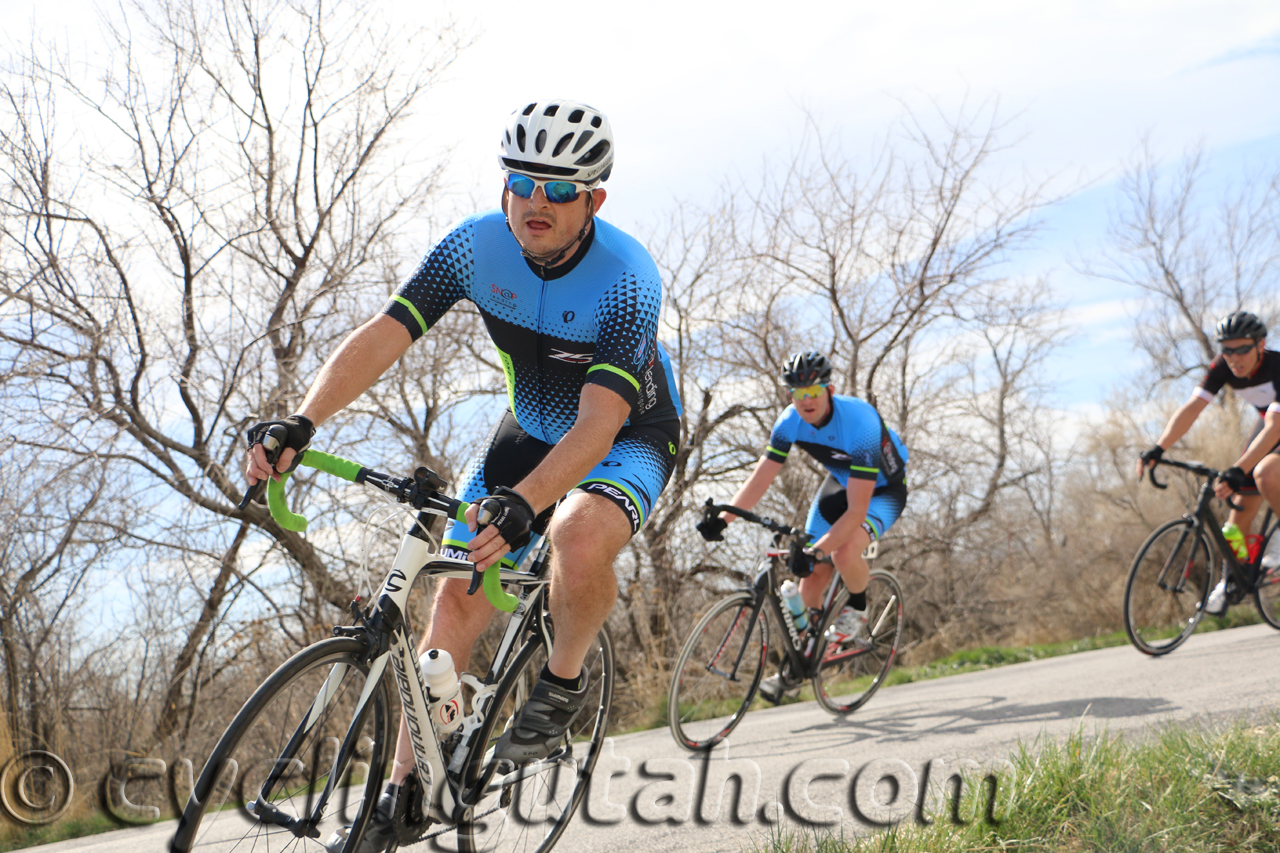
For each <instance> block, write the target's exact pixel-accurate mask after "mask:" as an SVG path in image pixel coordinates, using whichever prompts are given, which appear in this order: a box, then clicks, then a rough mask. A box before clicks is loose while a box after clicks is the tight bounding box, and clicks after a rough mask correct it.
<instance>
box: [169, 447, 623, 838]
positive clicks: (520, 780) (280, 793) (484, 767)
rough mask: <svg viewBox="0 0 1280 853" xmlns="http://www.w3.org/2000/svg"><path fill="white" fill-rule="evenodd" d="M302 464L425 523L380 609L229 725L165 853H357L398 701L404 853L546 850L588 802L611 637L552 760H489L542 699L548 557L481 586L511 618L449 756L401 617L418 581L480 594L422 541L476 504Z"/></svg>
mask: <svg viewBox="0 0 1280 853" xmlns="http://www.w3.org/2000/svg"><path fill="white" fill-rule="evenodd" d="M301 464H303V465H306V466H310V467H313V468H317V469H319V470H322V471H326V472H328V473H330V474H334V475H336V476H339V477H342V478H343V479H346V480H350V481H353V482H357V483H364V484H367V485H370V486H374V487H376V488H378V489H381V490H382V491H384V492H387V493H388V494H390V495H392V496H393V497H395V498H396V499H397V500H399V501H400V502H401V503H406V504H409V505H410V506H411V507H412V509H413V510H416V511H417V515H416V517H415V521H414V523H413V524H412V525H411V526H410V528H409V530H408V531H407V532H406V533H405V535H404V537H403V539H402V540H401V542H400V548H399V552H398V553H397V555H396V559H395V563H394V565H393V566H392V568H391V571H390V573H389V574H388V575H387V577H386V579H385V580H384V581H383V582H382V586H381V588H380V589H379V591H378V593H377V595H376V596H375V598H374V599H373V601H372V602H369V603H368V604H367V606H365V607H363V608H362V607H361V603H360V599H356V601H354V602H352V605H351V612H352V620H353V621H352V624H351V625H347V626H339V627H335V628H334V629H333V633H334V636H333V637H332V638H330V639H326V640H322V641H320V642H318V643H315V644H314V645H312V646H309V647H308V648H305V649H303V650H302V651H300V652H298V653H297V654H295V655H294V656H293V657H291V658H289V660H287V661H285V662H284V663H283V664H282V665H281V666H280V668H279V669H277V670H276V671H275V673H274V674H272V675H271V676H270V677H269V678H268V679H267V680H266V681H265V682H263V684H262V686H261V687H259V688H258V689H257V691H256V692H255V693H254V694H253V695H252V696H251V697H250V698H249V700H248V702H246V703H245V705H244V707H243V708H242V709H241V710H240V712H239V713H238V714H237V715H236V717H235V719H234V720H232V722H231V725H230V726H228V727H227V730H226V732H225V733H224V734H223V736H222V738H221V740H219V742H218V744H217V746H216V747H215V748H214V750H213V752H212V754H211V755H210V756H209V759H208V761H207V763H206V764H205V767H204V769H203V771H201V773H200V777H199V779H198V780H197V781H196V783H195V785H194V787H193V789H192V792H191V797H190V799H189V800H188V802H187V805H186V808H185V810H184V811H183V813H182V818H181V820H180V822H179V824H178V830H177V833H176V835H175V836H174V838H173V842H172V848H171V849H172V850H173V851H202V853H206V851H207V853H213V851H231V850H235V851H242V850H245V851H247V850H283V849H288V850H292V851H313V852H314V853H323V851H326V850H327V851H329V853H339V851H343V853H350V851H353V850H355V849H356V847H357V845H358V844H359V843H360V839H361V837H362V835H363V834H364V832H365V829H366V827H367V826H368V824H369V819H370V816H371V814H372V812H373V810H374V807H375V805H376V803H377V799H378V795H379V793H380V791H381V789H382V785H383V782H384V780H385V778H386V776H387V773H388V771H389V769H390V762H391V758H392V755H393V753H394V751H395V742H396V732H397V716H396V714H395V713H394V710H395V709H394V706H393V705H392V693H393V692H394V693H397V694H398V695H399V698H400V704H401V707H402V710H403V714H404V717H405V720H406V721H407V724H408V729H409V732H410V740H411V741H412V745H413V757H414V761H415V764H416V766H417V777H416V778H417V779H418V780H421V782H420V783H419V784H417V785H416V786H412V785H411V786H410V790H413V791H414V794H413V795H412V797H411V799H410V802H409V808H408V813H407V815H406V822H405V826H404V827H403V830H402V832H401V833H400V835H399V842H400V844H402V845H404V844H409V843H416V842H418V841H422V840H425V839H427V838H431V837H433V836H436V835H441V834H443V833H448V832H456V833H457V843H458V847H459V849H460V850H462V851H481V850H483V851H522V853H523V852H524V851H528V853H534V851H546V850H549V849H550V848H551V847H552V845H554V844H555V842H556V840H557V839H558V838H559V837H560V834H561V833H562V832H563V831H564V829H565V827H566V826H567V825H568V823H569V821H570V819H571V818H572V817H573V814H574V811H575V810H576V809H577V807H578V804H579V803H580V802H581V800H582V798H583V795H584V793H585V792H586V788H587V783H588V780H589V779H590V776H591V772H592V769H593V768H594V766H595V763H596V760H597V758H598V757H599V754H600V747H601V744H602V743H603V741H604V734H605V726H606V723H607V722H608V718H609V706H610V702H611V700H612V696H613V679H614V660H613V647H612V645H611V644H610V641H609V635H608V633H607V632H606V631H605V630H603V629H602V630H601V631H600V633H599V635H598V636H597V638H596V641H595V643H594V644H593V647H592V648H591V650H590V651H589V653H588V655H587V658H586V661H585V663H584V665H583V672H584V673H585V676H586V679H587V684H588V694H587V700H586V704H585V705H584V709H583V712H582V713H581V714H580V715H579V717H578V719H577V721H576V722H575V723H574V725H573V726H572V727H571V729H570V730H569V731H568V732H566V734H565V736H564V739H563V741H562V743H561V744H560V745H559V747H558V748H557V749H556V751H555V752H553V753H552V754H551V755H550V756H549V757H548V758H546V759H545V760H543V761H539V762H535V763H532V764H527V765H524V766H514V765H512V764H510V763H507V762H500V761H495V760H494V757H493V747H494V744H495V742H496V741H497V739H498V737H499V736H500V735H501V734H502V733H503V731H504V730H505V729H507V728H508V727H509V726H510V725H511V723H512V720H513V718H514V716H515V714H516V712H517V711H518V710H519V709H520V707H521V706H522V705H523V704H524V701H525V699H526V698H527V696H528V695H529V693H530V691H531V690H532V689H533V685H534V683H535V682H536V681H537V677H538V673H539V671H540V670H541V668H542V665H543V664H544V663H545V662H546V660H547V656H548V654H549V653H550V649H551V644H552V638H553V636H554V633H555V632H554V626H553V625H552V623H551V620H550V617H549V615H548V613H547V609H546V604H547V598H546V584H547V581H548V577H547V556H548V553H549V543H548V541H547V540H546V539H545V538H542V537H535V539H534V542H533V545H532V546H531V547H530V548H529V550H528V551H527V552H526V554H527V556H526V557H525V559H524V560H523V561H522V564H521V565H520V566H519V567H517V568H516V569H514V570H513V569H499V567H498V566H497V565H495V566H492V567H490V568H489V569H488V570H486V572H485V573H484V576H483V587H484V590H485V594H486V595H487V596H488V598H489V600H490V601H492V602H493V603H494V606H495V607H497V608H498V609H500V610H505V611H507V612H508V613H510V616H509V617H508V621H507V623H506V627H505V631H504V632H503V634H502V637H501V640H500V642H499V643H498V646H497V651H496V652H495V653H494V655H493V658H492V660H491V661H490V662H489V666H488V670H487V672H486V673H485V674H484V677H483V678H476V677H474V676H472V675H470V674H468V673H461V674H460V678H461V681H462V683H463V687H464V689H463V712H464V714H465V716H464V718H463V722H462V724H461V726H460V727H459V728H458V729H456V730H455V731H454V732H452V733H451V734H450V735H449V736H448V737H446V738H445V739H444V740H443V742H442V740H441V738H440V737H439V736H438V735H437V729H436V721H435V720H434V719H433V717H434V715H433V714H431V713H430V709H429V705H428V701H429V697H428V694H427V691H426V686H425V683H424V680H423V676H422V672H421V670H420V669H419V666H418V656H417V652H416V651H415V649H416V647H417V643H416V642H415V638H414V635H413V631H412V630H411V628H410V626H409V624H408V621H407V613H408V611H407V610H406V609H405V605H406V602H407V599H408V596H409V590H410V588H411V587H412V586H413V583H414V581H415V580H416V579H417V578H419V577H424V576H425V577H434V578H471V580H472V585H471V591H472V592H474V591H475V589H476V588H477V586H479V585H480V581H481V577H480V575H479V574H478V573H476V572H475V571H474V566H473V565H472V564H471V563H469V562H466V561H464V560H454V559H449V558H446V557H442V556H440V555H439V554H437V553H435V552H434V551H433V550H432V547H431V545H430V543H429V539H428V535H427V532H426V530H427V523H428V522H429V521H430V516H431V515H444V516H446V517H449V518H457V519H461V518H462V516H463V513H464V512H465V511H466V508H467V504H465V503H463V502H461V501H457V500H454V499H452V498H450V497H448V496H446V495H444V494H443V493H442V492H441V490H442V489H443V488H444V486H445V483H444V481H443V480H441V479H440V478H439V477H438V476H436V474H434V473H433V472H432V471H430V470H429V469H427V468H419V469H418V470H417V471H416V472H415V473H414V475H413V476H412V477H407V478H397V477H391V476H388V475H386V474H380V473H377V472H375V471H371V470H369V469H367V468H362V467H360V466H359V465H358V464H356V463H354V462H350V461H348V460H345V459H341V458H338V457H335V456H330V455H328V454H323V453H319V452H317V451H314V450H308V451H306V452H305V454H304V455H303V459H302V463H301ZM267 493H268V503H269V505H270V507H271V512H272V515H273V516H274V517H275V518H276V520H277V521H279V522H280V523H281V524H282V526H285V527H286V528H287V529H291V530H299V531H300V530H302V529H305V525H306V520H305V519H303V518H302V517H301V516H296V515H294V514H293V513H290V512H289V511H288V509H287V508H286V507H285V505H284V499H283V485H282V483H280V482H276V481H274V480H273V481H271V482H269V484H268V490H267ZM504 585H506V586H510V587H514V588H515V589H516V590H517V592H518V594H516V595H512V594H510V593H508V592H506V591H504V589H503V587H504ZM468 708H469V712H468V711H467V709H468ZM348 827H349V829H348Z"/></svg>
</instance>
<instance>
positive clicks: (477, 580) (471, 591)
mask: <svg viewBox="0 0 1280 853" xmlns="http://www.w3.org/2000/svg"><path fill="white" fill-rule="evenodd" d="M483 582H484V572H482V571H480V569H479V567H477V566H476V565H475V563H472V564H471V586H469V587H467V595H475V594H476V590H477V589H479V588H480V584H481V583H483Z"/></svg>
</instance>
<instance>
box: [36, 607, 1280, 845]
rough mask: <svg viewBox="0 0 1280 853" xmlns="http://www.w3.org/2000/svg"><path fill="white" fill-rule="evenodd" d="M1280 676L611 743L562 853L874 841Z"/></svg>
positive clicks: (1277, 650) (1191, 680)
mask: <svg viewBox="0 0 1280 853" xmlns="http://www.w3.org/2000/svg"><path fill="white" fill-rule="evenodd" d="M1277 663H1280V633H1277V632H1276V631H1273V630H1272V629H1271V628H1268V627H1266V626H1265V625H1257V626H1252V627H1248V628H1238V629H1235V630H1232V631H1220V632H1216V633H1211V634H1204V635H1200V636H1196V637H1193V638H1192V639H1191V640H1189V641H1188V642H1187V644H1186V645H1185V646H1183V647H1182V648H1181V649H1178V650H1177V651H1175V652H1174V653H1173V654H1172V655H1170V656H1167V657H1165V658H1159V659H1151V658H1147V657H1145V656H1143V655H1140V654H1138V653H1137V652H1136V651H1134V650H1133V649H1132V648H1130V647H1128V646H1123V647H1118V648H1113V649H1104V650H1101V651H1094V652H1085V653H1082V654H1077V655H1070V656H1066V657H1059V658H1051V659H1048V660H1043V661H1033V662H1031V663H1024V664H1017V665H1014V666H1007V667H1002V668H1000V669H994V670H988V671H984V672H976V673H970V674H967V675H959V676H953V677H950V678H944V679H938V680H935V681H926V682H921V683H918V684H905V685H901V686H898V687H893V688H889V689H886V690H884V691H882V692H881V693H879V694H878V695H877V696H876V697H875V698H874V699H873V700H872V701H871V703H870V705H869V706H868V707H867V708H864V709H863V710H862V711H860V712H859V713H857V714H854V715H852V716H851V717H849V718H847V719H835V718H832V717H831V716H830V715H828V714H827V713H826V712H824V711H822V710H821V709H820V708H818V707H817V706H816V705H815V704H813V703H805V704H800V705H790V706H787V707H783V708H772V709H768V710H762V711H753V712H752V713H751V714H749V715H748V716H747V718H746V719H745V720H744V721H743V722H742V724H741V725H740V726H739V727H738V729H737V731H736V732H734V734H733V736H732V737H731V738H730V740H729V747H728V753H727V755H723V754H722V755H719V756H717V757H715V758H714V759H713V760H712V761H711V763H709V764H708V765H707V766H706V767H703V766H702V765H701V764H699V763H697V762H691V761H689V760H688V756H687V754H686V753H684V752H683V751H682V750H681V749H679V748H678V747H677V746H676V745H675V743H674V741H673V740H672V739H671V737H670V735H669V734H668V733H667V732H666V730H665V729H663V730H655V731H649V732H640V733H637V734H632V735H625V736H623V737H619V738H616V739H614V740H613V741H612V744H611V747H612V749H611V751H610V752H608V753H606V755H605V757H604V758H603V759H602V761H601V765H600V767H599V768H598V769H597V779H596V782H597V783H600V782H601V781H602V780H603V779H604V778H605V776H606V775H607V772H613V773H616V774H617V775H613V776H612V777H611V778H610V779H609V784H608V786H607V789H606V787H605V786H604V785H603V784H596V785H594V786H593V790H592V792H591V796H590V799H589V801H588V802H587V804H586V812H585V814H582V815H580V816H579V819H578V820H575V821H574V823H573V824H572V825H571V826H570V828H569V830H568V832H567V833H566V834H565V837H564V838H563V839H562V840H561V842H560V844H559V846H558V847H557V849H558V850H565V851H579V850H591V851H618V853H624V851H625V853H650V851H652V853H659V851H661V853H669V851H670V850H671V849H673V848H674V849H680V850H695V851H730V853H738V851H742V850H744V849H746V850H751V849H752V847H753V842H762V841H763V840H764V838H765V837H766V835H767V833H768V832H769V831H770V828H771V826H772V825H773V824H774V823H775V822H777V821H779V820H780V821H781V822H782V823H783V824H784V825H793V826H800V825H802V824H801V823H800V822H798V821H797V820H796V817H797V816H798V817H800V818H802V819H803V820H806V821H810V822H827V823H829V824H830V825H832V826H833V828H837V829H839V828H843V829H844V830H845V831H846V832H850V831H851V832H859V831H866V826H867V824H866V821H865V818H864V817H860V816H859V814H858V813H857V809H858V808H859V807H861V809H862V810H863V811H864V812H865V813H866V814H867V815H870V816H871V817H879V818H881V819H892V818H893V817H895V816H900V814H901V812H902V811H903V810H905V811H907V812H910V811H911V802H913V801H914V800H915V799H916V798H917V796H918V794H916V793H915V792H916V791H918V790H919V789H918V788H915V787H912V786H913V785H915V784H918V783H919V782H920V781H922V780H923V779H925V778H927V774H926V769H927V767H928V766H929V764H930V762H938V761H946V762H951V763H952V764H954V763H957V762H960V761H963V760H966V759H968V760H973V761H976V762H982V763H986V762H991V761H995V760H999V759H1001V758H1003V757H1004V756H1007V755H1008V754H1009V753H1010V751H1011V749H1013V748H1014V747H1015V746H1016V744H1017V743H1018V742H1019V741H1021V742H1023V743H1031V742H1033V741H1034V740H1035V739H1036V738H1037V737H1041V736H1048V737H1055V738H1060V737H1063V736H1065V735H1066V734H1068V733H1070V732H1072V731H1074V730H1076V729H1078V728H1081V727H1082V728H1083V730H1084V731H1085V732H1086V734H1093V733H1096V732H1099V731H1102V730H1107V731H1110V732H1111V733H1113V734H1115V733H1119V732H1130V733H1133V734H1136V735H1138V736H1141V735H1143V734H1145V733H1148V732H1150V731H1152V730H1153V729H1154V728H1156V727H1158V726H1160V725H1161V724H1164V723H1168V722H1170V721H1179V720H1188V719H1193V718H1200V719H1202V720H1206V721H1220V720H1222V719H1229V718H1234V717H1236V716H1238V715H1241V714H1246V715H1258V714H1264V713H1266V712H1269V711H1271V710H1272V709H1275V708H1277V707H1280V678H1277V677H1276V669H1277ZM938 766H939V765H938V764H935V765H934V767H935V769H936V768H937V767H938ZM757 768H758V776H757ZM730 775H735V780H736V778H738V777H740V778H741V779H743V780H745V785H744V786H743V787H744V789H745V791H746V796H745V797H743V798H740V799H739V800H738V802H737V803H736V804H735V803H734V802H733V797H732V796H726V797H725V798H724V802H719V800H720V798H719V797H718V792H719V789H720V788H721V787H725V788H726V790H727V792H728V794H730V795H731V794H732V793H733V792H734V789H735V788H736V787H737V786H736V785H735V784H729V785H727V786H722V785H721V781H722V780H723V779H724V778H726V777H728V776H730ZM886 775H891V776H894V777H895V778H896V779H897V780H898V781H899V784H901V785H903V789H902V790H903V791H908V790H909V791H910V792H911V793H910V794H904V796H903V797H900V798H898V799H896V800H895V799H893V798H892V797H891V796H890V794H891V792H892V783H890V782H888V781H880V783H879V785H878V786H877V785H876V780H879V779H881V777H883V776H886ZM757 778H758V779H759V790H758V793H756V795H755V797H754V798H753V797H752V796H751V794H752V793H753V791H752V789H753V788H754V787H755V780H756V779H757ZM704 779H706V780H709V782H704V781H703V780H704ZM913 779H914V781H913ZM806 780H808V782H807V784H806ZM779 802H786V803H787V805H788V806H789V807H790V811H788V810H787V809H786V808H780V807H779V806H778V803H779ZM717 805H718V806H719V807H720V808H719V813H718V815H717V814H716V807H717ZM735 805H736V808H735ZM907 819H912V818H911V817H908V818H907ZM171 834H172V824H171V823H170V824H168V825H158V826H153V827H147V828H145V829H135V830H122V831H120V832H113V833H108V834H105V835H99V836H95V837H92V838H87V839H79V840H76V841H69V842H61V843H59V844H53V845H47V846H44V847H41V848H38V849H40V850H42V851H71V850H75V851H83V853H88V852H89V851H92V853H142V851H149V850H162V849H164V848H165V846H166V843H167V841H168V839H169V837H170V835H171ZM410 849H411V850H414V851H427V850H430V849H431V848H430V847H429V846H426V845H423V846H415V847H413V848H410Z"/></svg>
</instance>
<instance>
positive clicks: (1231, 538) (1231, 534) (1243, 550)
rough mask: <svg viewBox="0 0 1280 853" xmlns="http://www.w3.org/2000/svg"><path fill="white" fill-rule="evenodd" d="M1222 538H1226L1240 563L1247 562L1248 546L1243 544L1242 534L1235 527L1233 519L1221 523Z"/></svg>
mask: <svg viewBox="0 0 1280 853" xmlns="http://www.w3.org/2000/svg"><path fill="white" fill-rule="evenodd" d="M1222 538H1224V539H1226V540H1227V544H1228V545H1230V546H1231V550H1232V551H1235V552H1236V559H1237V560H1239V561H1240V562H1242V563H1247V562H1249V546H1248V545H1246V544H1244V534H1243V533H1241V532H1240V528H1239V527H1236V524H1235V522H1234V521H1228V522H1227V523H1226V524H1224V525H1222Z"/></svg>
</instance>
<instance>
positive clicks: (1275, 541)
mask: <svg viewBox="0 0 1280 853" xmlns="http://www.w3.org/2000/svg"><path fill="white" fill-rule="evenodd" d="M1277 530H1280V526H1277V525H1272V526H1271V530H1270V532H1269V533H1267V539H1266V541H1265V542H1263V543H1262V550H1261V551H1260V552H1259V553H1260V554H1262V556H1261V558H1259V568H1258V571H1259V572H1261V573H1262V576H1261V577H1260V578H1258V585H1257V586H1256V587H1255V588H1254V590H1253V601H1254V603H1255V604H1257V605H1258V612H1259V613H1261V614H1262V618H1263V619H1265V620H1266V622H1267V624H1268V625H1270V626H1271V627H1272V628H1275V629H1277V630H1280V536H1277V535H1276V531H1277Z"/></svg>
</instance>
